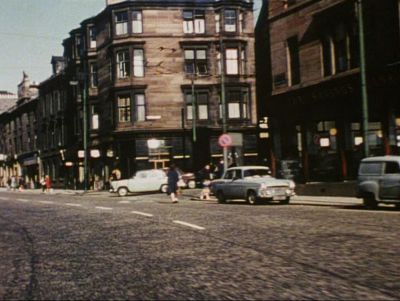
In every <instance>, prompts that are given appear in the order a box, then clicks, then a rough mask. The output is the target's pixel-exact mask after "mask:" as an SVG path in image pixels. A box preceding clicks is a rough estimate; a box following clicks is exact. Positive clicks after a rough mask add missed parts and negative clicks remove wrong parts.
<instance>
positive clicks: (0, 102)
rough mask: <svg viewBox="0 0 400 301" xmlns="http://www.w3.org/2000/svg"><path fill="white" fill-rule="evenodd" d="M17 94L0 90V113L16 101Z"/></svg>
mask: <svg viewBox="0 0 400 301" xmlns="http://www.w3.org/2000/svg"><path fill="white" fill-rule="evenodd" d="M17 98H18V97H17V95H15V94H14V93H11V92H8V91H4V90H2V91H0V114H1V113H3V112H5V111H7V110H8V109H10V108H11V107H12V106H14V105H15V104H16V103H17Z"/></svg>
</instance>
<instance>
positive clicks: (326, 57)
mask: <svg viewBox="0 0 400 301" xmlns="http://www.w3.org/2000/svg"><path fill="white" fill-rule="evenodd" d="M321 48H322V51H321V52H322V53H321V54H322V70H323V75H324V76H329V75H332V74H333V73H334V71H333V60H334V58H333V55H332V53H333V51H332V49H333V43H332V39H331V38H330V37H326V38H324V39H323V40H322V41H321Z"/></svg>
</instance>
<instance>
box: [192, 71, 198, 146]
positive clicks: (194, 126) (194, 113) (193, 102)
mask: <svg viewBox="0 0 400 301" xmlns="http://www.w3.org/2000/svg"><path fill="white" fill-rule="evenodd" d="M195 76H196V73H193V74H192V76H191V84H192V128H193V129H192V130H193V143H195V142H196V140H197V132H196V119H197V115H196V95H195V93H194V77H195Z"/></svg>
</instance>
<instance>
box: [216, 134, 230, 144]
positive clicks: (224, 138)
mask: <svg viewBox="0 0 400 301" xmlns="http://www.w3.org/2000/svg"><path fill="white" fill-rule="evenodd" d="M218 144H219V145H220V146H221V147H228V146H231V145H232V138H231V136H229V135H228V134H222V135H221V136H219V138H218Z"/></svg>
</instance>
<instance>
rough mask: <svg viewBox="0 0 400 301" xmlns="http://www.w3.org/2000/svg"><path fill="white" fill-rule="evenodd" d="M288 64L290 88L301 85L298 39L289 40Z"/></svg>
mask: <svg viewBox="0 0 400 301" xmlns="http://www.w3.org/2000/svg"><path fill="white" fill-rule="evenodd" d="M287 64H288V80H289V86H292V85H296V84H299V83H300V56H299V43H298V40H297V37H291V38H289V39H288V40H287Z"/></svg>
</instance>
